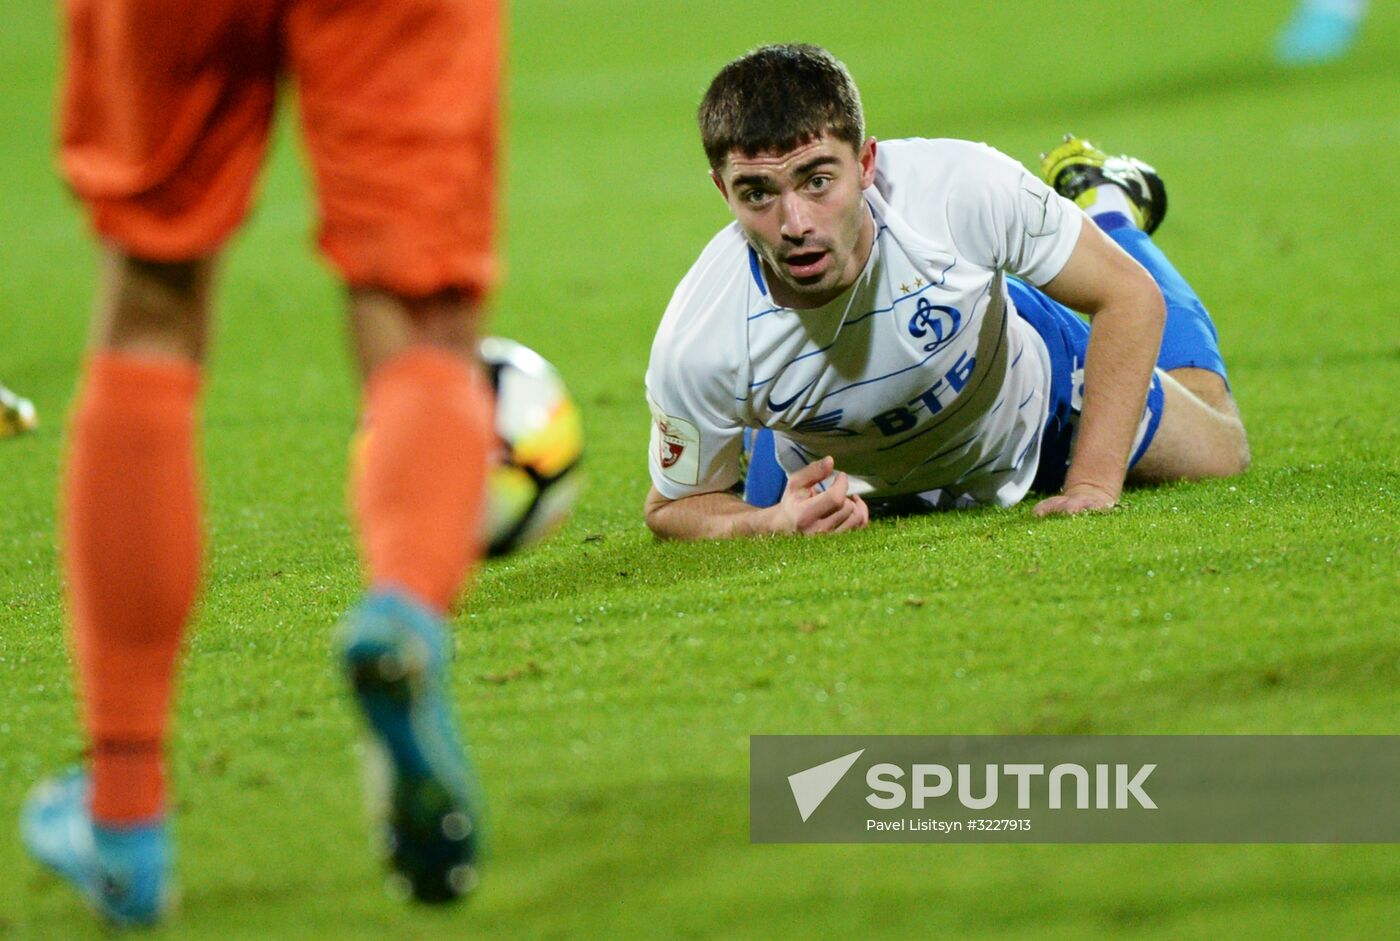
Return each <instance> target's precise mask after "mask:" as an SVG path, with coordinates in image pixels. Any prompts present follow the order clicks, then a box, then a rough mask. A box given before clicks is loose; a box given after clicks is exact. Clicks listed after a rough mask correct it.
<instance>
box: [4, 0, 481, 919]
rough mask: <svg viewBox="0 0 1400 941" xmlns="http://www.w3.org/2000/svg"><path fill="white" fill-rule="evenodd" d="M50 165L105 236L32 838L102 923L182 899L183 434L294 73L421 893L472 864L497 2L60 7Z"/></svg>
mask: <svg viewBox="0 0 1400 941" xmlns="http://www.w3.org/2000/svg"><path fill="white" fill-rule="evenodd" d="M66 11H67V16H68V21H67V25H68V34H67V35H68V56H67V61H68V64H67V78H66V88H65V94H64V97H63V115H62V126H63V131H62V154H61V158H62V164H63V169H64V172H65V175H66V176H67V178H68V180H69V182H70V183H71V184H72V187H73V189H74V191H75V192H76V193H77V194H78V195H79V196H80V197H81V198H82V200H83V202H84V204H85V206H86V208H87V210H88V213H89V216H90V218H91V222H92V225H93V228H94V229H95V230H96V232H97V234H98V236H99V237H100V238H101V239H102V241H103V243H104V255H105V258H104V264H103V278H102V286H101V289H100V296H99V298H98V302H97V305H96V315H95V323H94V329H93V333H92V341H93V342H92V349H91V350H90V352H89V354H88V356H87V358H86V362H85V363H84V366H83V382H82V389H81V392H80V394H79V398H78V404H77V407H76V409H75V412H74V417H73V423H72V428H71V432H70V435H69V444H68V457H67V465H66V468H65V475H64V476H65V480H64V486H63V503H64V513H63V517H64V521H63V543H64V573H65V576H66V583H67V588H68V592H69V601H70V607H71V612H72V619H73V639H74V647H75V654H76V659H77V666H78V678H79V681H80V683H79V688H80V696H81V699H82V705H83V720H84V724H85V726H86V731H87V734H88V737H89V739H90V741H91V760H90V762H89V764H88V765H87V767H85V768H83V769H79V770H75V771H73V772H70V773H69V774H66V775H63V776H61V777H58V778H55V779H53V780H51V781H49V782H47V783H46V784H44V785H42V786H40V787H39V788H37V789H36V790H35V792H34V794H33V795H32V796H31V797H30V799H29V801H28V802H27V803H26V804H25V807H24V810H23V816H22V818H21V833H22V836H23V839H24V842H25V845H26V846H27V847H28V849H29V851H30V852H31V853H32V854H33V855H34V856H35V857H36V858H37V859H39V860H40V861H41V862H43V863H45V864H47V865H48V866H50V867H51V868H53V869H54V870H56V871H57V872H58V873H59V874H60V875H62V876H64V877H65V878H67V879H68V880H69V881H70V882H72V883H73V884H74V885H75V886H76V887H77V889H78V890H79V891H80V892H81V893H82V895H83V896H84V897H85V899H86V900H87V901H88V902H89V903H90V904H91V905H92V906H93V907H94V908H95V909H96V910H97V911H98V912H99V913H100V914H101V915H103V916H105V917H106V918H107V919H109V920H110V921H113V922H115V923H117V924H132V923H150V922H153V921H156V920H158V919H159V918H160V916H161V915H162V914H163V912H164V909H165V906H166V903H167V900H168V898H169V897H170V894H171V893H170V887H171V875H170V859H171V849H170V846H169V822H170V821H169V808H170V806H171V801H170V800H169V798H168V796H167V788H166V781H165V758H164V748H165V744H166V738H167V735H168V723H169V713H170V702H171V697H172V692H173V685H174V679H175V671H176V662H177V657H178V653H179V649H180V642H181V635H182V634H183V632H184V629H185V626H186V624H187V622H188V620H189V617H190V610H191V606H192V604H193V601H194V598H195V595H196V590H197V586H198V581H199V571H200V556H201V542H202V533H201V525H200V512H199V500H198V495H197V474H196V461H195V440H194V428H195V421H196V409H197V404H198V393H199V388H200V384H201V373H202V364H203V362H204V356H205V349H206V347H207V340H208V321H209V296H210V292H211V291H212V288H213V282H214V268H215V262H216V260H217V257H218V254H219V250H220V248H221V247H222V245H223V243H224V242H225V241H226V240H227V238H228V237H229V236H230V235H231V234H232V232H233V230H234V229H235V228H236V227H237V225H238V223H239V222H240V221H241V219H242V217H243V215H244V212H245V211H246V208H247V205H248V200H249V197H250V194H251V191H252V187H253V182H254V177H255V176H256V174H257V170H258V165H259V163H260V162H261V158H262V155H263V152H264V150H265V147H266V143H267V136H268V130H269V128H270V126H271V121H272V115H273V107H274V103H275V99H276V91H277V87H278V85H279V83H280V81H281V80H282V78H283V75H284V72H285V73H287V74H289V75H290V76H291V77H292V78H294V79H295V80H296V83H297V90H298V99H299V105H300V114H301V119H302V121H301V123H302V126H303V130H304V132H305V139H306V143H307V151H308V154H309V157H310V162H311V164H312V166H313V168H314V170H315V174H316V180H317V191H318V195H319V197H320V210H321V235H320V243H321V247H322V249H323V250H324V251H325V253H326V254H327V255H328V256H329V257H330V259H331V261H332V262H333V263H334V264H335V266H336V268H337V269H338V271H339V273H340V275H341V276H342V278H343V280H344V282H345V284H346V288H347V306H348V310H349V316H350V321H351V325H352V331H353V334H354V338H355V344H356V349H357V352H358V354H359V365H360V370H361V373H362V375H363V379H364V388H365V392H364V419H363V426H362V431H361V436H360V445H359V447H358V448H357V452H356V457H357V460H356V462H355V463H356V466H355V468H354V472H353V474H352V485H351V489H352V491H353V496H354V504H355V516H356V521H357V523H358V527H359V531H360V535H361V541H362V544H363V554H364V558H365V569H366V574H367V576H368V581H369V592H368V593H367V594H366V595H365V598H364V600H363V601H362V603H361V604H360V605H359V606H358V607H357V608H356V609H355V610H354V611H353V612H351V614H350V615H349V616H348V617H347V619H346V624H345V628H344V630H343V632H342V647H341V658H342V664H343V668H344V670H345V671H346V673H347V676H348V679H349V680H350V682H351V683H352V685H353V687H354V690H355V693H356V696H357V703H358V705H359V707H360V709H361V711H362V712H363V713H364V717H365V719H366V720H367V724H368V726H369V728H370V730H371V731H372V732H373V733H374V735H375V741H376V743H377V744H378V745H380V746H382V747H383V750H384V751H385V752H386V753H387V756H388V758H389V761H388V768H389V769H390V774H391V786H392V799H391V801H390V802H389V803H390V806H389V807H388V808H386V811H387V814H388V817H387V820H386V831H387V832H386V836H387V837H388V840H387V850H388V852H389V853H390V854H391V856H392V860H391V861H392V863H393V865H394V866H395V868H397V869H398V871H399V873H400V876H401V878H402V879H403V880H404V882H405V883H406V884H407V887H408V889H409V890H411V891H412V893H413V894H414V895H415V896H416V897H417V898H419V899H422V900H424V901H447V900H450V899H453V898H456V897H457V896H458V895H460V894H461V893H462V892H464V891H466V890H467V889H468V888H469V887H470V886H471V884H472V882H473V871H472V868H471V867H472V863H473V858H474V854H475V848H476V845H477V838H476V834H475V832H474V828H473V821H472V814H473V812H474V798H473V795H472V789H471V785H470V777H471V776H470V772H469V769H468V766H467V763H466V755H465V753H464V752H463V749H462V747H461V745H460V743H459V742H458V740H457V736H456V733H455V723H454V721H453V718H452V711H451V703H450V702H449V701H448V699H447V684H446V678H445V676H444V672H445V670H446V650H447V639H446V636H445V630H446V627H445V625H444V623H443V614H444V612H445V611H446V609H447V608H448V606H449V605H450V604H451V603H452V601H453V597H454V595H455V594H456V593H457V591H458V590H459V588H460V587H461V585H462V582H463V579H464V578H465V576H466V574H467V570H468V568H469V567H470V565H471V563H472V561H473V559H474V558H475V556H476V554H477V552H478V551H479V546H477V545H475V543H476V539H475V538H474V534H475V533H476V532H477V531H478V519H479V516H480V512H481V508H482V501H483V498H484V490H483V484H484V480H485V473H486V461H487V456H488V453H489V451H488V449H489V447H490V446H491V439H492V434H493V432H492V407H491V402H490V393H489V391H488V389H487V387H486V384H485V381H484V379H483V378H482V377H481V376H480V375H479V370H478V369H477V368H476V366H475V362H474V360H475V350H476V344H475V340H474V334H475V321H476V316H477V309H478V298H479V296H480V295H481V293H482V291H483V290H484V289H485V288H486V286H487V284H488V282H489V279H490V271H491V268H492V252H491V229H492V198H493V188H494V187H493V179H494V175H493V155H494V143H495V126H496V121H495V115H496V107H497V104H496V101H497V95H496V87H497V80H496V76H497V61H498V45H499V38H498V20H499V8H498V4H497V3H495V2H494V0H470V2H459V0H421V2H416V3H402V4H400V3H380V2H372V0H349V2H346V0H335V2H330V0H295V2H291V0H205V2H200V3H186V2H184V0H70V2H68V3H67V4H66Z"/></svg>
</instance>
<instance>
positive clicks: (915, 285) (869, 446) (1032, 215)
mask: <svg viewBox="0 0 1400 941" xmlns="http://www.w3.org/2000/svg"><path fill="white" fill-rule="evenodd" d="M865 197H866V201H867V203H868V205H869V208H870V212H871V214H872V216H873V218H874V222H875V227H876V237H875V242H874V246H873V248H872V250H871V253H870V258H869V260H868V261H867V263H866V265H865V268H864V269H863V270H862V272H861V274H860V276H859V278H858V279H857V281H856V282H855V283H854V284H853V285H852V286H851V287H850V288H849V289H847V290H846V291H844V292H843V293H842V294H841V295H840V296H839V297H837V298H836V299H835V300H833V301H831V302H830V303H828V304H826V305H824V306H822V307H820V308H816V309H811V310H792V309H789V308H785V307H779V306H777V305H775V304H774V303H773V302H772V300H771V298H770V296H769V293H768V289H767V286H766V284H765V281H764V277H765V276H764V270H763V266H762V264H761V262H760V260H759V258H758V255H757V254H756V253H755V252H754V251H753V249H752V248H750V247H749V245H748V242H747V241H746V240H745V238H744V235H743V232H742V231H741V230H740V228H739V225H738V223H737V222H736V223H731V224H730V225H729V226H728V227H726V228H725V229H724V230H722V231H721V232H720V233H719V234H718V235H716V236H715V237H714V239H712V240H711V241H710V244H709V245H708V246H706V248H705V250H704V252H702V253H701V255H700V258H699V260H698V261H697V262H696V263H695V264H694V266H692V267H691V269H690V272H689V273H688V274H687V275H686V276H685V278H684V279H683V280H682V281H681V283H680V285H679V286H678V287H677V288H676V291H675V294H674V295H673V296H672V298H671V303H670V305H669V306H668V307H667V309H666V313H665V316H664V317H663V318H662V320H661V326H660V328H659V329H658V330H657V334H656V339H655V341H654V343H653V344H652V350H651V362H650V364H649V366H648V369H647V375H646V387H647V397H648V401H649V404H650V406H651V410H652V433H651V445H650V455H649V464H650V469H651V479H652V482H653V483H654V484H655V486H656V489H657V490H658V491H660V492H661V494H662V495H663V496H665V497H667V498H669V499H678V498H680V497H685V496H689V495H692V494H698V493H706V492H711V491H721V490H729V489H731V488H732V487H734V486H735V485H736V484H737V483H738V482H739V480H740V475H741V454H742V439H743V432H744V429H745V428H759V427H768V428H772V429H773V430H774V433H775V436H776V442H777V456H778V462H779V463H780V464H781V465H782V467H783V469H784V470H785V471H787V473H788V474H792V473H793V472H795V471H797V470H798V469H800V468H801V467H802V466H804V465H805V464H808V463H810V462H811V461H814V460H816V459H818V458H820V457H822V456H824V455H827V454H830V455H833V456H834V457H835V459H836V469H837V470H838V471H845V472H846V473H847V474H849V475H850V477H851V491H852V492H854V493H860V494H863V495H865V496H866V497H868V498H879V497H884V496H893V495H897V494H915V493H917V494H924V495H926V496H928V497H929V498H931V499H934V500H937V501H938V502H939V503H941V504H944V505H947V504H955V503H960V502H961V503H967V502H978V503H995V504H1000V505H1003V506H1009V505H1011V504H1013V503H1015V502H1017V501H1018V500H1020V499H1021V498H1022V497H1023V496H1024V495H1025V493H1026V491H1027V490H1028V489H1029V488H1030V485H1031V481H1032V480H1033V479H1034V477H1035V472H1036V467H1037V462H1038V459H1039V444H1040V435H1041V430H1042V428H1043V426H1044V424H1045V419H1046V415H1047V410H1048V394H1049V389H1050V361H1049V355H1048V353H1047V351H1046V349H1045V345H1044V342H1043V341H1042V340H1041V339H1040V336H1039V335H1038V334H1037V333H1036V332H1035V330H1034V329H1033V328H1032V327H1031V326H1030V325H1029V324H1027V323H1026V322H1025V321H1024V320H1022V319H1021V318H1020V317H1018V316H1016V315H1015V312H1014V309H1013V308H1012V306H1011V301H1010V299H1009V298H1008V297H1007V294H1006V287H1005V280H1004V279H1005V274H1006V273H1010V274H1014V275H1017V276H1019V277H1020V278H1022V279H1024V280H1026V281H1028V282H1029V283H1031V284H1034V285H1040V284H1044V283H1045V282H1046V281H1049V280H1050V279H1051V278H1053V277H1055V275H1057V274H1059V272H1060V270H1061V268H1063V267H1064V264H1065V262H1066V261H1067V260H1068V259H1069V256H1070V253H1071V251H1072V250H1073V249H1074V245H1075V241H1076V240H1077V239H1078V237H1079V231H1080V225H1081V224H1082V220H1083V213H1082V212H1081V211H1080V210H1079V208H1078V207H1077V206H1075V205H1074V204H1073V203H1071V202H1070V201H1069V200H1066V199H1064V198H1062V197H1060V196H1059V195H1057V194H1056V193H1055V192H1054V191H1053V190H1052V189H1050V187H1048V186H1046V185H1045V184H1044V183H1043V182H1041V181H1040V180H1038V179H1036V178H1035V177H1034V176H1032V175H1031V174H1030V173H1029V172H1027V171H1026V169H1025V168H1024V167H1022V166H1021V165H1020V164H1019V163H1017V162H1016V161H1014V160H1012V159H1011V158H1009V157H1007V156H1005V155H1003V154H1001V153H999V152H997V151H996V150H993V149H992V148H990V147H988V146H986V145H984V144H974V143H970V142H967V141H957V140H923V139H911V140H899V141H882V142H880V143H879V145H878V147H877V150H876V175H875V185H874V186H872V187H870V188H869V189H868V190H866V191H865Z"/></svg>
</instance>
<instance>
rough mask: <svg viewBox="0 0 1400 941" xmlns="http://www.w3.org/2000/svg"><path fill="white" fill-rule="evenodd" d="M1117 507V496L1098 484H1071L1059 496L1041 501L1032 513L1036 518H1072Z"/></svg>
mask: <svg viewBox="0 0 1400 941" xmlns="http://www.w3.org/2000/svg"><path fill="white" fill-rule="evenodd" d="M1117 505H1118V494H1116V493H1112V492H1110V491H1109V490H1107V489H1106V488H1104V487H1100V486H1099V485H1098V484H1073V485H1071V486H1069V487H1066V488H1065V492H1064V493H1062V494H1060V495H1059V496H1055V497H1050V498H1049V499H1047V500H1041V501H1040V502H1039V503H1037V504H1036V505H1035V509H1034V510H1033V511H1032V512H1033V513H1034V514H1035V515H1036V516H1073V515H1074V514H1076V513H1101V512H1104V511H1106V510H1111V509H1113V508H1114V507H1116V506H1117Z"/></svg>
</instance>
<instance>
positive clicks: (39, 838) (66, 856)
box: [20, 769, 172, 926]
mask: <svg viewBox="0 0 1400 941" xmlns="http://www.w3.org/2000/svg"><path fill="white" fill-rule="evenodd" d="M89 790H90V788H89V784H88V777H87V774H86V773H85V772H83V771H81V770H77V769H74V770H72V771H69V772H67V773H66V774H63V775H60V776H59V777H56V778H52V779H50V780H48V781H44V782H43V783H41V784H40V785H39V786H38V787H36V788H35V789H34V790H33V792H32V793H31V794H30V795H29V798H28V799H27V800H26V801H25V803H24V808H23V809H22V810H21V812H20V837H21V839H23V841H24V845H25V848H26V849H28V850H29V853H30V855H32V856H33V857H34V858H35V859H37V860H39V862H41V863H43V864H44V865H46V866H48V867H49V868H50V869H52V870H54V871H55V872H56V873H58V874H59V875H60V876H62V877H63V878H65V879H67V880H68V881H69V882H71V883H72V884H73V886H74V887H75V888H77V890H78V891H79V893H81V894H82V896H83V898H84V899H85V900H86V901H87V903H88V904H89V905H90V906H92V908H93V909H94V910H95V911H96V912H97V913H98V914H99V915H101V916H102V917H103V918H105V919H106V920H107V921H109V922H111V923H112V924H114V925H118V926H130V925H152V924H155V923H156V922H157V921H159V920H160V918H161V916H162V915H163V914H164V913H165V912H166V910H167V909H168V908H169V905H170V900H171V897H172V892H171V889H170V885H171V878H170V866H171V853H170V849H169V845H168V842H167V839H166V832H165V824H164V822H163V821H158V822H154V823H150V824H146V825H142V826H133V827H107V826H99V825H95V824H94V823H93V822H92V816H91V814H90V812H89V810H88V807H89V796H88V795H89Z"/></svg>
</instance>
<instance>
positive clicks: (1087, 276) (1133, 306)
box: [1035, 225, 1166, 516]
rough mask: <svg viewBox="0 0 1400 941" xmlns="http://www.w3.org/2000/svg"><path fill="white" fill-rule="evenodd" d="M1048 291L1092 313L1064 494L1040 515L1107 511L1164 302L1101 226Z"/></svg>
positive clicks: (1120, 475)
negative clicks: (1076, 432)
mask: <svg viewBox="0 0 1400 941" xmlns="http://www.w3.org/2000/svg"><path fill="white" fill-rule="evenodd" d="M1041 290H1043V291H1044V292H1045V293H1046V294H1048V295H1049V296H1050V297H1052V298H1054V299H1055V300H1057V301H1059V302H1060V303H1062V304H1064V305H1066V306H1067V307H1071V308H1073V309H1075V310H1079V311H1082V312H1083V313H1085V314H1087V315H1088V316H1089V317H1090V324H1091V325H1090V332H1089V350H1088V356H1087V357H1086V362H1085V366H1084V410H1083V413H1082V416H1081V418H1080V422H1079V440H1078V443H1077V445H1076V447H1075V451H1074V457H1073V459H1072V460H1071V462H1070V466H1069V471H1068V473H1067V474H1066V477H1065V489H1064V492H1063V493H1061V494H1058V495H1056V496H1053V497H1050V498H1049V499H1046V500H1042V501H1041V502H1040V503H1038V504H1036V507H1035V514H1036V515H1037V516H1047V515H1050V514H1057V513H1079V512H1082V511H1084V510H1103V509H1108V508H1110V507H1112V506H1114V505H1115V504H1117V502H1118V497H1119V495H1120V494H1121V493H1122V490H1123V480H1124V477H1125V476H1126V475H1127V472H1128V461H1129V457H1130V456H1131V453H1132V447H1133V439H1134V437H1135V435H1136V434H1137V427H1138V422H1139V419H1140V418H1141V416H1142V409H1143V404H1144V402H1145V401H1146V399H1147V389H1148V386H1149V384H1150V383H1151V380H1152V370H1153V367H1154V365H1155V364H1156V361H1157V349H1158V347H1159V346H1160V344H1161V342H1162V323H1163V321H1164V320H1165V318H1166V306H1165V304H1164V302H1163V300H1162V292H1161V291H1160V290H1158V288H1157V285H1156V283H1155V282H1154V281H1153V280H1152V277H1151V276H1150V275H1149V274H1148V273H1147V271H1146V270H1144V269H1143V267H1142V266H1141V265H1139V264H1138V263H1137V262H1136V261H1134V260H1133V258H1132V257H1131V256H1130V255H1129V254H1128V253H1127V252H1125V251H1123V249H1121V248H1119V247H1118V246H1117V245H1115V244H1114V243H1113V242H1112V241H1110V240H1109V239H1108V237H1107V236H1105V235H1104V234H1103V233H1102V232H1101V231H1100V230H1099V229H1098V227H1096V226H1092V225H1086V226H1084V227H1083V228H1082V229H1081V230H1080V234H1079V240H1078V242H1077V243H1076V244H1075V247H1074V252H1073V253H1072V254H1071V255H1070V257H1069V261H1068V262H1066V264H1065V267H1064V269H1063V270H1062V271H1061V272H1060V273H1059V274H1058V275H1057V276H1056V277H1055V278H1054V279H1052V280H1051V281H1049V282H1048V283H1047V284H1045V285H1044V286H1043V287H1042V288H1041Z"/></svg>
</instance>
